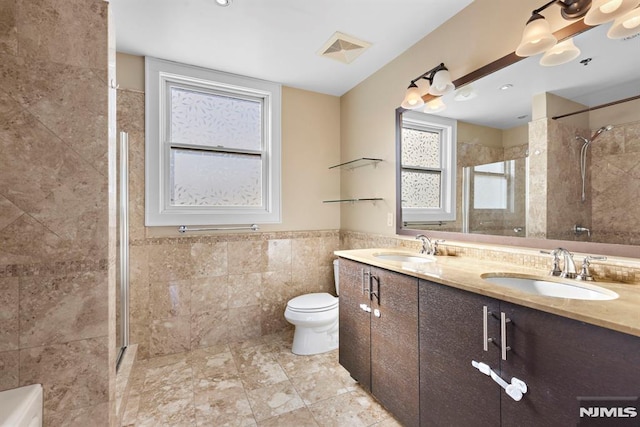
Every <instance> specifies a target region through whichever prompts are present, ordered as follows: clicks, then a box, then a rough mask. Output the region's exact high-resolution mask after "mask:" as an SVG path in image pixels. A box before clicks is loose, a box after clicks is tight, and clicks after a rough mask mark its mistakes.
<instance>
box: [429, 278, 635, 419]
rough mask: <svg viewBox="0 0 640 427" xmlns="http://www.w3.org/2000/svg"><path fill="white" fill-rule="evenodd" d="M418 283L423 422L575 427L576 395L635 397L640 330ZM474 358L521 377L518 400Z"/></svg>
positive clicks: (506, 377)
mask: <svg viewBox="0 0 640 427" xmlns="http://www.w3.org/2000/svg"><path fill="white" fill-rule="evenodd" d="M419 289H420V290H419V292H420V393H421V397H420V404H421V423H420V424H421V425H423V426H432V425H433V426H441V425H473V426H506V427H508V426H514V427H516V426H517V427H520V426H567V425H576V424H578V422H579V421H580V416H579V414H580V412H579V406H580V405H579V400H578V397H593V398H597V397H621V396H622V397H628V396H640V339H639V338H638V337H635V336H631V335H627V334H623V333H619V332H616V331H612V330H609V329H606V328H601V327H598V326H594V325H589V324H586V323H583V322H579V321H575V320H572V319H567V318H564V317H561V316H556V315H553V314H549V313H545V312H542V311H539V310H534V309H530V308H527V307H523V306H519V305H516V304H511V303H507V302H504V301H500V300H497V299H494V298H489V297H485V296H482V295H478V294H474V293H472V292H466V291H462V290H459V289H456V288H451V287H448V286H445V285H440V284H437V283H431V282H428V281H424V280H421V281H420V286H419ZM601 303H603V302H601ZM604 303H606V302H604ZM484 307H487V310H486V321H487V322H486V330H487V332H486V333H485V332H484V330H485V327H484V319H485V311H484ZM503 314H504V317H505V334H504V335H503V334H502V320H501V316H502V315H503ZM485 339H487V341H488V340H491V341H490V342H487V346H486V347H487V351H485V350H484V348H485V345H484V344H485ZM503 339H504V340H505V342H504V343H505V344H506V346H507V347H508V348H509V350H508V351H506V355H505V356H506V360H505V359H504V358H503V354H502V351H501V350H502V347H501V346H502V344H503ZM472 360H476V361H478V362H484V363H486V364H487V365H489V366H490V367H491V368H492V369H493V370H494V371H495V372H496V373H497V374H499V375H500V377H501V378H502V379H504V380H505V381H506V382H507V383H509V382H510V381H511V378H512V377H516V378H518V379H520V380H522V381H524V382H525V383H526V384H527V386H528V391H527V392H526V393H525V394H524V396H523V397H522V400H520V401H515V400H513V399H512V398H511V397H509V396H508V395H507V394H506V393H505V391H504V390H503V389H502V388H501V387H500V386H499V385H498V384H496V383H495V382H494V381H493V380H492V379H491V378H490V377H489V376H486V375H484V374H482V373H481V372H480V371H478V370H477V369H475V368H473V367H472V365H471V361H472ZM639 416H640V414H639Z"/></svg>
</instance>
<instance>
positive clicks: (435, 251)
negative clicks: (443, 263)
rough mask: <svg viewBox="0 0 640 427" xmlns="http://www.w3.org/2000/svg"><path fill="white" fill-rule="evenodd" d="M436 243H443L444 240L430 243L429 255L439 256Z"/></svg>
mask: <svg viewBox="0 0 640 427" xmlns="http://www.w3.org/2000/svg"><path fill="white" fill-rule="evenodd" d="M438 243H444V239H438V240H434V241H433V242H432V243H431V255H434V256H435V255H440V252H439V251H438Z"/></svg>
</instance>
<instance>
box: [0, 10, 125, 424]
mask: <svg viewBox="0 0 640 427" xmlns="http://www.w3.org/2000/svg"><path fill="white" fill-rule="evenodd" d="M107 6H108V4H107V3H106V2H104V1H102V0H89V1H87V0H70V1H65V2H58V1H54V0H32V1H9V0H6V1H0V390H5V389H10V388H14V387H18V386H23V385H28V384H33V383H42V384H43V386H44V398H45V399H44V410H45V418H44V421H45V425H52V426H53V425H63V424H64V425H77V424H75V423H78V422H79V423H81V422H82V421H81V420H83V419H85V420H86V418H85V417H87V416H89V417H91V419H92V425H107V424H108V423H109V405H108V400H109V392H110V391H109V390H110V389H109V380H110V378H109V377H110V374H111V373H112V372H113V369H112V368H113V367H112V366H111V365H110V361H109V343H108V341H109V335H108V278H107V274H108V261H107V259H108V255H107V248H108V240H107V239H108V232H107V231H108V228H107V227H108V221H107V216H108V212H109V209H108V188H107V183H108V170H107V166H108V165H107V161H108V144H107V141H108V127H107V121H108V109H107V106H108V100H107V94H108V89H107V88H108V86H107V47H108V42H107V26H108V24H107V13H108V12H107ZM61 420H65V421H64V423H63V422H62V421H61ZM85 425H86V424H85Z"/></svg>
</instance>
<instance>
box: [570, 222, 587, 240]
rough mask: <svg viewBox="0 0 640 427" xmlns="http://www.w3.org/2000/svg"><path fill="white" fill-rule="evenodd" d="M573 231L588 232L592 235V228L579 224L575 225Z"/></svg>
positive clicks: (576, 232) (578, 232) (577, 232)
mask: <svg viewBox="0 0 640 427" xmlns="http://www.w3.org/2000/svg"><path fill="white" fill-rule="evenodd" d="M573 232H574V233H575V234H581V233H587V236H588V237H591V230H590V229H588V228H587V227H583V226H581V225H578V224H576V225H574V226H573Z"/></svg>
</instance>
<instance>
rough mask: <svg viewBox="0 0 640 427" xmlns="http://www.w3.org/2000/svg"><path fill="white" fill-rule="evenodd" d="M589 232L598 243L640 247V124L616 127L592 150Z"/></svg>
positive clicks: (601, 138) (602, 137)
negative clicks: (590, 231)
mask: <svg viewBox="0 0 640 427" xmlns="http://www.w3.org/2000/svg"><path fill="white" fill-rule="evenodd" d="M590 149H591V155H590V160H591V166H590V168H591V186H592V191H591V194H592V198H593V199H592V201H591V209H592V212H593V214H592V216H593V218H592V232H593V233H594V234H597V235H598V241H600V242H612V243H614V242H615V243H624V244H628V245H639V244H640V203H638V200H640V122H638V121H636V122H631V123H626V124H622V125H616V126H615V127H614V129H613V130H611V131H609V132H604V133H603V134H601V135H600V136H599V137H598V140H597V141H595V142H594V143H593V144H592V145H591V147H590Z"/></svg>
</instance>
